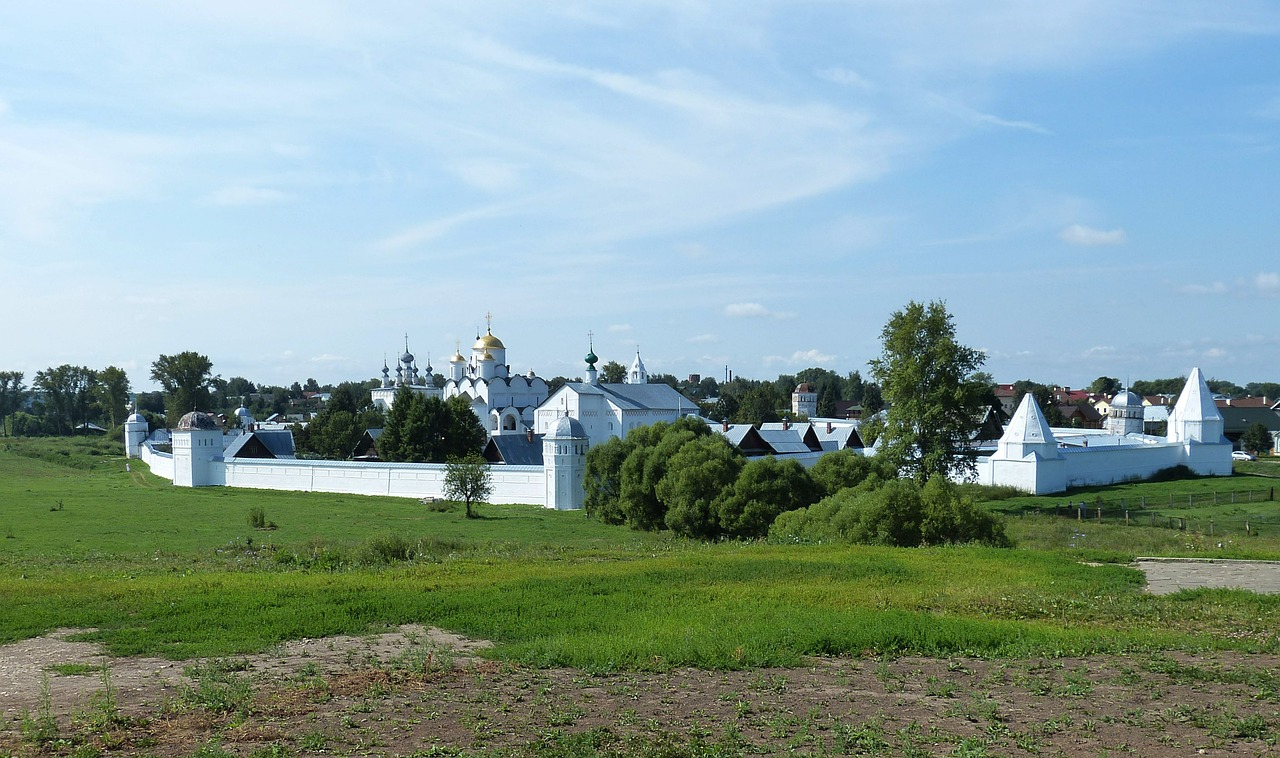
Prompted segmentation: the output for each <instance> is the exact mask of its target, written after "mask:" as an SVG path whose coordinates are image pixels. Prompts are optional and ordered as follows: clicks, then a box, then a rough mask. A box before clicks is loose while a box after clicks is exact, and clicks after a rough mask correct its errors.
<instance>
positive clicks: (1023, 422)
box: [1000, 392, 1058, 445]
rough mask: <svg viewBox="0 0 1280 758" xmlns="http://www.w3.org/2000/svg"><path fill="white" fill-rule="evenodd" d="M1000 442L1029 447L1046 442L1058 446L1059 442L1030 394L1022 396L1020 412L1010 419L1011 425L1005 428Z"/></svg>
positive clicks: (1015, 412) (1016, 412)
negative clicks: (1015, 443) (1017, 443)
mask: <svg viewBox="0 0 1280 758" xmlns="http://www.w3.org/2000/svg"><path fill="white" fill-rule="evenodd" d="M1000 441H1001V442H1019V443H1023V444H1028V445H1037V444H1043V443H1046V442H1047V443H1051V444H1053V445H1057V444H1058V440H1057V439H1055V438H1054V436H1053V430H1052V429H1050V428H1049V422H1048V421H1047V420H1046V419H1045V417H1044V414H1043V413H1041V411H1040V405H1039V404H1038V403H1036V400H1035V398H1034V397H1032V396H1031V393H1030V392H1028V393H1027V394H1025V395H1023V396H1022V402H1021V403H1020V404H1019V405H1018V410H1017V411H1014V414H1013V418H1011V419H1009V425H1008V426H1006V427H1005V428H1004V434H1003V435H1002V436H1001V437H1000Z"/></svg>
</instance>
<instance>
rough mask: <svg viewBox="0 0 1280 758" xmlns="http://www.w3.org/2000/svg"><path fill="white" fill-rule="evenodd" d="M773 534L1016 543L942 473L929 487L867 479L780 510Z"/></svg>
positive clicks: (901, 542) (890, 541) (900, 542)
mask: <svg viewBox="0 0 1280 758" xmlns="http://www.w3.org/2000/svg"><path fill="white" fill-rule="evenodd" d="M769 534H770V537H772V538H773V539H775V540H780V541H802V542H851V543H856V544H866V545H891V546H896V547H914V546H918V545H940V544H954V543H967V542H977V543H981V544H984V545H990V546H993V547H1008V546H1009V544H1010V543H1009V540H1008V537H1007V536H1006V535H1005V530H1004V525H1003V522H1002V521H1001V519H1000V517H999V516H997V515H995V514H993V513H989V512H987V511H985V510H982V509H980V508H978V507H977V506H976V505H975V504H974V503H973V501H972V500H970V499H968V498H965V497H962V496H961V495H960V494H959V493H958V492H957V491H956V489H955V487H954V486H952V485H951V484H950V483H948V482H947V480H946V479H945V478H944V477H943V476H941V475H934V476H933V477H931V478H930V479H929V481H927V482H926V483H925V485H924V487H923V488H921V487H919V486H917V485H916V484H915V483H914V482H912V481H910V480H906V479H895V480H892V481H887V482H883V483H879V485H878V486H877V485H876V484H874V483H870V482H867V481H864V482H863V483H862V484H860V485H858V486H856V487H851V488H848V489H844V490H841V491H840V492H837V493H836V494H835V495H831V496H828V497H826V498H824V499H823V500H821V501H819V502H818V503H817V504H816V505H813V506H811V507H809V508H803V509H799V510H795V511H791V512H789V513H784V514H782V515H780V516H779V517H778V519H777V520H776V521H775V522H774V524H773V528H772V529H770V531H769Z"/></svg>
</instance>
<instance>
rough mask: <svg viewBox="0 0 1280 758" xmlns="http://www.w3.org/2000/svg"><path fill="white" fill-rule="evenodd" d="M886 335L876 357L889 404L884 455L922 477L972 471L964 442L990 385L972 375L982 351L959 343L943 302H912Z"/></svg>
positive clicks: (893, 317)
mask: <svg viewBox="0 0 1280 758" xmlns="http://www.w3.org/2000/svg"><path fill="white" fill-rule="evenodd" d="M880 336H881V341H882V343H883V351H882V353H881V355H880V357H879V358H876V359H874V360H872V361H871V362H870V364H871V369H872V375H873V376H875V378H876V380H877V381H878V382H879V383H880V386H881V388H882V389H883V391H884V396H885V400H887V401H888V404H889V410H888V415H887V417H886V418H885V428H884V431H883V432H882V433H881V439H880V441H879V452H878V453H877V455H881V456H885V458H886V459H887V460H889V461H890V462H892V463H893V464H894V465H895V466H897V468H898V469H899V470H900V471H902V472H903V473H904V474H907V475H910V476H912V477H914V478H915V479H916V481H917V482H923V481H925V480H926V479H928V478H929V477H930V476H933V475H935V474H940V475H947V474H954V473H965V472H971V471H972V470H973V468H974V463H973V460H972V458H970V457H968V456H966V455H964V454H963V449H964V446H965V445H966V443H967V442H968V441H969V439H970V437H971V436H972V434H973V432H974V431H975V429H976V428H977V426H978V424H979V423H980V420H981V416H980V413H981V410H982V397H983V394H984V393H985V392H986V390H987V387H986V386H985V385H983V384H982V383H981V382H980V381H975V380H974V379H973V376H972V375H973V373H974V372H975V371H976V370H977V369H978V368H979V367H980V366H981V365H982V361H983V355H982V352H981V351H978V350H974V349H973V348H970V347H965V346H964V345H961V344H960V343H958V342H956V339H955V326H954V324H953V323H952V320H951V315H950V314H949V313H947V309H946V306H945V304H944V303H942V302H941V301H934V302H932V303H929V304H928V305H924V304H921V303H917V302H914V301H912V302H910V303H908V304H907V305H906V307H905V308H903V309H902V310H900V311H896V312H894V313H893V314H892V315H891V316H890V317H889V321H888V323H887V324H885V327H884V330H883V331H882V332H881V335H880Z"/></svg>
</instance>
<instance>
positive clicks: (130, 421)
mask: <svg viewBox="0 0 1280 758" xmlns="http://www.w3.org/2000/svg"><path fill="white" fill-rule="evenodd" d="M147 432H148V427H147V420H146V419H145V418H143V417H142V414H141V413H138V409H137V407H136V406H135V407H134V410H133V413H130V414H129V418H127V419H125V420H124V454H125V457H126V458H137V457H138V456H139V455H141V454H142V443H143V442H145V441H146V439H147Z"/></svg>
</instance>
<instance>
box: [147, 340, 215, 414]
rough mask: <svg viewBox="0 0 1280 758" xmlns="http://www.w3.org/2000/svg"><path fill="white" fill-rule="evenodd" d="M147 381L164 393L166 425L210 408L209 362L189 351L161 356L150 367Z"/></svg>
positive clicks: (210, 382) (210, 371)
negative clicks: (168, 421)
mask: <svg viewBox="0 0 1280 758" xmlns="http://www.w3.org/2000/svg"><path fill="white" fill-rule="evenodd" d="M151 378H152V379H153V380H154V381H156V382H157V383H159V385H160V388H161V389H163V390H164V395H165V410H166V413H167V414H168V416H169V420H170V423H173V422H175V421H176V420H177V419H178V418H180V417H181V416H182V415H183V414H185V413H188V412H190V411H195V410H200V409H205V410H209V409H210V408H211V406H210V403H211V402H212V400H213V394H212V390H213V386H214V379H215V378H216V377H215V376H214V374H213V362H212V361H210V360H209V358H208V356H205V355H201V354H200V353H197V352H194V351H192V350H187V351H185V352H182V353H177V354H175V355H161V356H160V357H159V358H157V359H156V360H155V362H154V363H152V364H151Z"/></svg>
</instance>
